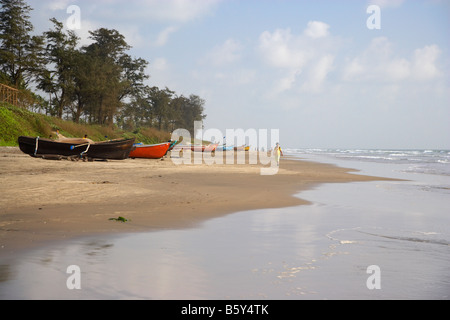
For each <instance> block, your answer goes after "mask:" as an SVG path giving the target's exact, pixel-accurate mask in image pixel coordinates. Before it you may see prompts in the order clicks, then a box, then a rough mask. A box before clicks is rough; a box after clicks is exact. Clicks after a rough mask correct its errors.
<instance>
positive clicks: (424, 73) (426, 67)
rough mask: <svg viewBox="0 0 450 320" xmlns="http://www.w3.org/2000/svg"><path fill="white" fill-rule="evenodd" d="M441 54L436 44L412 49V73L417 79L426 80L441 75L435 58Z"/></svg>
mask: <svg viewBox="0 0 450 320" xmlns="http://www.w3.org/2000/svg"><path fill="white" fill-rule="evenodd" d="M440 54H441V50H440V49H439V47H438V46H437V45H431V46H425V47H424V48H422V49H416V50H415V51H414V57H413V61H412V73H413V76H414V78H416V79H418V80H428V79H432V78H435V77H438V76H440V75H441V72H440V71H439V68H438V67H437V66H436V62H437V61H436V60H437V59H438V57H439V56H440Z"/></svg>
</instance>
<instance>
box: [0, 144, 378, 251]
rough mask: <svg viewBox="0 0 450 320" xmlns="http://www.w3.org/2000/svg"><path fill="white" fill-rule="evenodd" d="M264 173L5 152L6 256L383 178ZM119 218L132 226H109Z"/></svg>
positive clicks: (306, 169) (325, 168) (295, 165)
mask: <svg viewBox="0 0 450 320" xmlns="http://www.w3.org/2000/svg"><path fill="white" fill-rule="evenodd" d="M260 168H261V165H250V164H234V165H229V164H222V165H218V164H215V165H207V164H201V165H197V164H187V165H186V164H184V165H175V164H174V163H173V161H171V159H170V158H166V159H165V160H163V161H161V160H151V159H127V160H122V161H107V162H100V161H94V162H82V161H78V162H73V161H68V160H61V161H52V160H43V159H36V158H32V157H30V156H28V155H26V154H23V153H21V152H20V150H19V149H18V148H13V147H1V148H0V192H1V198H0V256H1V255H7V254H14V253H15V252H16V251H17V250H21V249H25V248H32V247H34V246H39V245H44V243H45V242H47V241H58V240H63V239H69V238H74V237H79V236H85V235H92V234H96V233H117V232H122V233H126V232H142V231H150V230H158V229H164V228H184V227H191V226H195V225H196V224H197V223H200V222H201V221H204V220H205V219H209V218H213V217H217V216H220V215H224V214H228V213H232V212H236V211H243V210H251V209H261V208H276V207H287V206H295V205H301V204H307V201H304V200H302V199H299V198H298V197H294V196H293V195H294V194H298V192H300V191H301V190H305V189H308V188H312V187H314V186H315V185H317V184H320V183H333V182H351V181H373V180H381V179H383V178H376V177H368V176H363V175H354V174H351V171H352V170H350V169H344V168H338V167H335V166H332V165H326V164H320V163H313V162H307V161H298V160H292V159H291V160H289V159H287V158H286V157H285V158H282V161H281V166H280V169H279V172H278V174H276V175H271V176H270V175H269V176H263V175H261V174H260ZM119 216H120V217H124V218H126V219H128V221H127V222H125V223H123V222H117V221H114V220H110V218H118V217H119Z"/></svg>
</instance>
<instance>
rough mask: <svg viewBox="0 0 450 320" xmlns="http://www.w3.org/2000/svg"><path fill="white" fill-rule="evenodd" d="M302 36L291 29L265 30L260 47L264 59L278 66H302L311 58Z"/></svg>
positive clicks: (261, 36) (260, 39)
mask: <svg viewBox="0 0 450 320" xmlns="http://www.w3.org/2000/svg"><path fill="white" fill-rule="evenodd" d="M303 42H304V41H303V39H302V36H294V35H293V34H291V30H290V29H277V30H275V31H274V32H273V33H271V32H269V31H264V32H263V33H262V34H261V35H260V37H259V49H260V52H261V53H262V56H263V59H264V60H265V61H266V62H267V63H268V64H269V65H271V66H273V67H277V68H288V69H290V68H296V69H299V70H301V68H302V67H303V66H304V65H305V64H306V62H307V61H308V60H309V59H310V58H311V56H312V55H311V52H310V51H309V50H308V47H307V46H305V45H303Z"/></svg>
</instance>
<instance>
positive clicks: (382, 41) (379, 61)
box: [342, 37, 441, 83]
mask: <svg viewBox="0 0 450 320" xmlns="http://www.w3.org/2000/svg"><path fill="white" fill-rule="evenodd" d="M440 53H441V50H440V49H439V47H438V46H437V45H430V46H425V47H424V48H419V49H416V50H415V51H414V53H413V55H412V57H411V58H410V59H407V58H401V57H397V56H396V55H395V53H394V52H393V49H392V44H391V43H390V42H389V40H388V39H387V38H385V37H378V38H374V39H373V40H372V41H371V43H370V45H369V46H368V48H367V49H366V50H365V51H364V52H362V53H361V54H360V55H358V56H356V57H354V58H352V59H349V60H348V61H347V63H346V64H345V65H344V68H343V71H342V78H343V80H346V81H376V82H385V83H386V82H397V81H406V80H410V81H412V80H418V81H424V80H431V79H433V78H436V77H438V76H440V75H441V72H440V71H439V68H438V66H437V62H438V61H437V59H438V57H439V56H440Z"/></svg>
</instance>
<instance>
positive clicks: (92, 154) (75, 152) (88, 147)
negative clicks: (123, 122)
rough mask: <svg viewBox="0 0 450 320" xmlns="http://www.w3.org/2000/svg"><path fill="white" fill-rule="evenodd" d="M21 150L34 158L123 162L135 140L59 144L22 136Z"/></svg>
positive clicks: (19, 140)
mask: <svg viewBox="0 0 450 320" xmlns="http://www.w3.org/2000/svg"><path fill="white" fill-rule="evenodd" d="M18 142H19V148H20V150H21V151H22V152H23V153H26V154H28V155H30V156H32V157H38V158H42V157H46V156H62V157H80V158H88V159H105V160H108V159H110V160H123V159H126V158H128V156H129V154H130V152H131V150H132V149H133V148H134V146H133V144H134V138H133V139H125V140H113V141H105V142H97V143H90V142H85V143H83V141H78V142H76V143H68V142H59V141H54V140H49V139H41V138H39V137H36V138H35V137H25V136H20V137H19V139H18Z"/></svg>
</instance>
